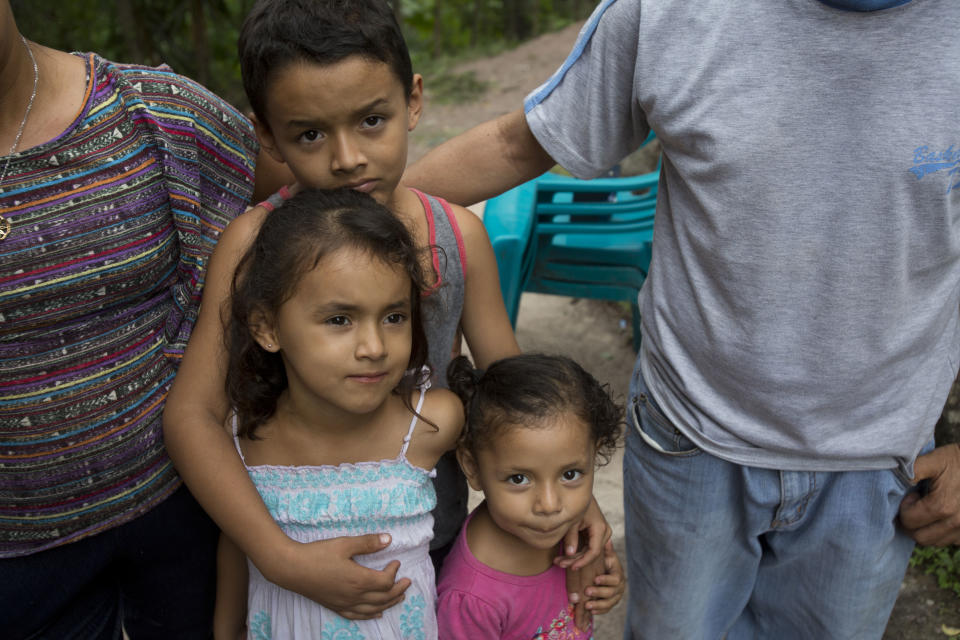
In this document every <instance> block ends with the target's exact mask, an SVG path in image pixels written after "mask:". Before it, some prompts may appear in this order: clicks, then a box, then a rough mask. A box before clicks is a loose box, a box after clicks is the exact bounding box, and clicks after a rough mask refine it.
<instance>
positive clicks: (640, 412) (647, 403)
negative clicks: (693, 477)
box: [630, 392, 702, 457]
mask: <svg viewBox="0 0 960 640" xmlns="http://www.w3.org/2000/svg"><path fill="white" fill-rule="evenodd" d="M630 411H631V412H632V413H633V420H634V423H635V426H636V429H637V432H638V433H639V434H640V437H641V438H642V439H643V441H644V442H645V443H646V444H647V446H649V447H650V448H651V449H653V450H655V451H657V452H658V453H662V454H664V455H668V456H675V457H684V456H695V455H699V454H700V453H702V450H701V449H700V448H699V447H697V446H696V445H695V444H693V442H692V441H691V440H690V439H689V438H688V437H687V436H685V435H683V433H681V432H680V430H679V429H677V428H676V427H675V426H673V424H672V423H671V422H670V421H669V420H668V419H667V417H666V416H665V415H663V413H662V412H661V411H660V408H659V407H658V406H657V405H656V403H654V401H653V399H652V398H651V397H650V396H648V395H647V394H646V393H643V392H641V393H638V394H637V395H636V397H634V398H633V402H632V405H631V407H630Z"/></svg>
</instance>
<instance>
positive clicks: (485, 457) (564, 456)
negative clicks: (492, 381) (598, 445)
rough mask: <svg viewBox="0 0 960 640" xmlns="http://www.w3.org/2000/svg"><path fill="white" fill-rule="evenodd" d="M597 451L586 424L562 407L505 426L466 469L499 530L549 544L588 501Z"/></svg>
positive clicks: (539, 544) (541, 545) (533, 544)
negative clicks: (532, 419)
mask: <svg viewBox="0 0 960 640" xmlns="http://www.w3.org/2000/svg"><path fill="white" fill-rule="evenodd" d="M595 456H596V450H595V447H594V443H593V441H592V439H591V437H590V427H589V426H588V425H586V424H584V423H583V421H581V420H580V419H579V418H578V417H577V416H575V415H574V414H572V413H569V412H564V413H562V414H560V415H557V416H551V417H548V418H545V419H544V420H543V421H542V422H541V423H540V424H536V425H534V426H531V425H529V424H523V425H515V426H514V425H511V426H505V427H504V428H503V431H501V432H500V433H499V434H498V435H497V436H496V437H495V438H494V439H493V441H492V442H490V443H489V444H488V445H487V446H486V447H484V448H483V449H481V450H480V451H478V452H477V454H476V456H475V458H474V459H475V465H474V468H473V470H472V472H471V470H470V469H465V471H467V478H468V480H469V481H470V484H471V486H472V487H473V488H474V489H477V490H480V491H483V493H484V497H485V498H486V503H487V509H488V511H489V513H490V516H491V518H492V519H493V521H494V522H495V523H496V525H497V526H498V527H499V528H500V529H502V530H503V531H505V532H507V533H508V534H510V535H512V536H513V537H515V538H517V539H519V540H521V541H522V542H524V543H526V544H527V545H529V546H531V547H534V548H537V549H550V548H553V547H555V546H557V544H558V543H559V542H560V541H561V540H562V539H563V536H564V534H566V532H567V530H569V529H570V527H571V526H572V525H573V524H575V523H577V522H578V521H579V520H580V519H582V518H583V515H584V514H585V513H586V511H587V507H588V506H589V505H590V500H591V498H592V496H593V474H594V461H595Z"/></svg>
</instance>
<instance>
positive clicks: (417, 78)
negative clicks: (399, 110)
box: [407, 73, 423, 131]
mask: <svg viewBox="0 0 960 640" xmlns="http://www.w3.org/2000/svg"><path fill="white" fill-rule="evenodd" d="M422 113H423V76H422V75H420V74H419V73H415V74H413V87H412V88H411V89H410V95H409V96H407V131H413V130H414V129H416V128H417V123H418V122H420V115H421V114H422Z"/></svg>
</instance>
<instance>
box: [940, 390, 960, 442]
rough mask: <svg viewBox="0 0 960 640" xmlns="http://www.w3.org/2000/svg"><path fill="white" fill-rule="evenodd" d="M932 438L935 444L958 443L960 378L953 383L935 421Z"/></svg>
mask: <svg viewBox="0 0 960 640" xmlns="http://www.w3.org/2000/svg"><path fill="white" fill-rule="evenodd" d="M934 439H935V440H936V443H937V445H942V444H949V443H960V378H958V379H957V380H956V381H955V382H954V383H953V388H952V389H950V395H949V396H948V397H947V404H946V405H945V406H944V407H943V413H942V414H941V415H940V420H938V421H937V428H936V433H935V434H934Z"/></svg>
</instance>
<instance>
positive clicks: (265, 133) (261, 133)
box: [250, 113, 284, 164]
mask: <svg viewBox="0 0 960 640" xmlns="http://www.w3.org/2000/svg"><path fill="white" fill-rule="evenodd" d="M250 122H252V123H253V130H254V131H256V133H257V140H259V141H260V148H262V149H263V150H264V151H266V152H267V153H268V154H270V157H271V158H273V159H274V160H276V161H277V162H279V163H281V164H283V163H284V159H283V156H281V155H280V152H279V151H277V141H276V139H275V138H274V137H273V132H272V131H270V127H268V126H267V125H266V123H265V122H261V121H260V119H259V118H257V116H256V114H254V113H251V114H250Z"/></svg>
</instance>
